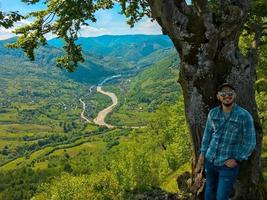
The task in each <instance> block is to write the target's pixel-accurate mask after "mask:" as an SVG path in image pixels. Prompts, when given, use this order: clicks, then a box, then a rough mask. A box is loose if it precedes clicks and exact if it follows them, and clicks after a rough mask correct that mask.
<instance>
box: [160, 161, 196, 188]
mask: <svg viewBox="0 0 267 200" xmlns="http://www.w3.org/2000/svg"><path fill="white" fill-rule="evenodd" d="M184 172H189V173H191V163H189V162H188V163H185V164H184V165H182V166H181V167H180V168H179V169H177V170H176V171H175V172H173V173H171V174H170V175H169V176H168V177H167V178H166V179H165V181H164V182H163V183H162V185H161V189H163V190H164V191H166V192H170V193H177V192H179V188H178V185H177V181H176V180H177V177H178V176H179V175H181V174H183V173H184Z"/></svg>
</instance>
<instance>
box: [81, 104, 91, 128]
mask: <svg viewBox="0 0 267 200" xmlns="http://www.w3.org/2000/svg"><path fill="white" fill-rule="evenodd" d="M79 100H80V102H81V103H82V104H83V111H82V112H81V118H82V119H84V120H85V121H86V122H88V123H91V121H90V120H89V119H87V118H86V117H85V116H84V112H85V103H84V102H83V100H82V99H79Z"/></svg>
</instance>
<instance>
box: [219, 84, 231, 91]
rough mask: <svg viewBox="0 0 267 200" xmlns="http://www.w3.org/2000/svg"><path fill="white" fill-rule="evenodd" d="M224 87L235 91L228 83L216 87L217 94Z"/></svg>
mask: <svg viewBox="0 0 267 200" xmlns="http://www.w3.org/2000/svg"><path fill="white" fill-rule="evenodd" d="M224 87H229V88H231V89H232V90H234V91H235V88H234V86H233V85H232V84H230V83H223V84H221V85H220V86H219V87H218V89H217V92H219V91H221V90H222V89H223V88H224Z"/></svg>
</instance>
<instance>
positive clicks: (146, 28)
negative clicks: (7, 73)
mask: <svg viewBox="0 0 267 200" xmlns="http://www.w3.org/2000/svg"><path fill="white" fill-rule="evenodd" d="M42 8H44V6H43V5H41V4H39V5H34V6H33V5H30V6H29V5H26V4H25V3H22V2H21V1H20V0H0V9H1V10H3V11H10V10H13V11H19V12H20V13H21V14H25V13H27V12H30V11H34V10H40V9H42ZM119 10H120V7H119V5H116V6H115V7H114V8H113V9H112V10H105V11H103V10H102V11H98V12H97V13H96V18H97V19H98V20H97V22H96V23H91V24H90V26H89V27H87V26H84V27H82V29H81V31H80V36H81V37H92V36H100V35H124V34H162V32H161V28H160V26H159V25H158V24H157V22H155V21H154V22H151V20H150V19H148V18H143V19H142V20H141V21H140V22H138V23H137V24H136V25H135V26H134V28H130V27H129V25H127V24H126V19H125V17H124V16H123V15H120V14H118V12H119ZM25 23H29V21H26V20H24V21H21V22H19V23H18V24H16V26H19V25H23V24H25ZM11 32H12V29H8V30H6V29H4V28H2V27H0V40H1V39H7V38H10V37H13V36H15V35H14V34H12V33H11ZM47 37H48V38H52V37H53V36H52V35H48V36H47Z"/></svg>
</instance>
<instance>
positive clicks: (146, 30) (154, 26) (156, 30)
mask: <svg viewBox="0 0 267 200" xmlns="http://www.w3.org/2000/svg"><path fill="white" fill-rule="evenodd" d="M135 29H136V31H137V32H140V33H142V34H147V35H155V34H162V31H161V27H160V26H159V24H158V23H157V22H156V21H153V22H152V21H151V20H150V19H147V20H145V21H143V22H140V23H138V24H137V25H136V28H135Z"/></svg>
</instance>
